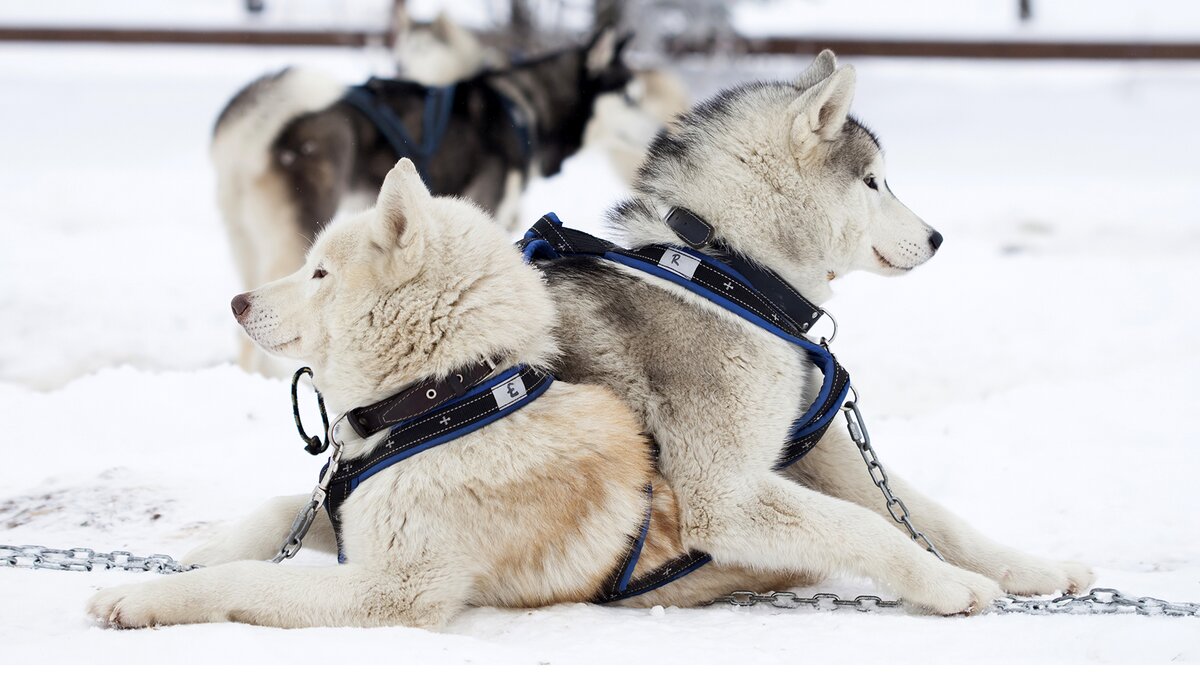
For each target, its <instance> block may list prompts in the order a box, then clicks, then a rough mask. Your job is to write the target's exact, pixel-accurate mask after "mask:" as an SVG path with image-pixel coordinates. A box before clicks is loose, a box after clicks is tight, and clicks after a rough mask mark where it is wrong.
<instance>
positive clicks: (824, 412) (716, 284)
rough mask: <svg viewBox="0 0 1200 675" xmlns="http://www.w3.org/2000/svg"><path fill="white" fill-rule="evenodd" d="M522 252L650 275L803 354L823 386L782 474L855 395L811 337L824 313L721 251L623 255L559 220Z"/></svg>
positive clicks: (799, 424)
mask: <svg viewBox="0 0 1200 675" xmlns="http://www.w3.org/2000/svg"><path fill="white" fill-rule="evenodd" d="M677 210H678V209H677ZM688 213H689V215H691V214H690V212H688ZM692 217H693V218H695V216H694V215H692ZM518 245H519V246H520V247H521V248H522V250H523V251H524V252H525V258H526V260H537V259H553V258H557V257H560V256H564V255H566V256H579V255H582V256H592V257H601V258H604V259H606V260H611V261H613V262H616V263H620V264H622V265H626V266H628V267H632V268H634V269H637V270H640V271H643V272H646V273H649V274H651V275H653V276H656V277H659V278H661V279H665V280H667V281H670V282H672V283H675V284H678V285H680V286H683V287H684V288H686V289H688V290H690V291H692V292H694V293H696V294H697V295H701V296H703V297H705V298H707V299H708V300H711V301H712V302H714V303H716V304H717V305H720V306H721V307H723V308H725V309H727V310H729V311H731V312H733V313H735V314H737V315H738V316H741V317H742V318H744V319H746V320H747V321H750V322H751V323H753V324H755V325H757V326H759V327H760V328H763V329H765V330H767V331H769V332H771V333H773V334H775V335H776V336H778V337H780V338H782V339H784V340H786V341H787V342H790V343H791V344H793V345H795V346H797V347H799V348H801V349H802V350H804V351H805V352H806V353H807V355H808V357H809V359H810V360H811V361H812V362H813V364H814V365H816V366H817V367H818V368H820V369H821V371H822V374H823V376H824V379H823V381H822V383H821V389H820V391H819V392H818V394H817V398H816V400H815V401H814V402H813V404H812V405H811V406H810V407H809V408H808V410H807V411H806V412H805V413H804V415H802V416H801V418H800V419H798V420H796V422H795V424H793V426H792V430H791V433H790V435H789V439H788V441H787V443H786V444H785V445H784V447H783V451H782V453H781V456H780V459H779V462H778V463H777V464H776V468H784V467H786V466H788V465H790V464H792V463H793V462H795V461H796V460H798V459H800V458H801V457H803V456H804V454H805V453H807V452H808V451H809V450H811V449H812V448H813V447H815V446H816V444H817V442H818V441H819V440H820V439H821V437H822V436H823V435H824V434H825V431H826V430H827V429H828V428H829V425H830V424H832V423H833V420H834V419H835V418H836V417H837V411H838V409H839V408H841V406H842V403H843V402H844V401H845V399H846V395H847V394H848V393H849V390H850V375H849V373H847V372H846V370H845V369H844V368H842V366H841V364H839V363H838V361H837V359H836V358H835V357H834V355H833V353H832V352H830V351H829V349H828V347H827V346H825V345H824V344H823V343H816V342H813V341H812V340H810V339H809V338H808V337H807V335H806V332H807V331H808V330H809V329H810V328H811V327H812V326H813V324H814V323H816V321H817V320H819V319H820V318H821V316H822V314H823V313H824V312H823V311H822V310H821V309H820V308H819V307H818V306H817V305H815V304H814V303H811V302H809V301H808V300H807V299H805V298H804V297H803V296H802V295H800V293H798V292H797V291H796V290H795V289H793V288H792V287H791V286H789V285H788V284H786V283H785V282H783V280H782V279H780V278H779V276H778V275H776V274H775V273H774V272H772V271H770V270H768V269H765V268H762V267H760V266H758V265H755V264H754V263H752V262H750V261H748V260H746V259H744V258H742V257H740V256H738V255H736V254H734V253H732V252H730V251H727V250H726V249H724V248H722V247H720V246H717V248H718V250H719V251H721V257H719V258H718V257H714V256H709V255H707V254H704V253H701V252H699V251H696V250H694V249H689V248H685V247H680V246H669V245H664V244H651V245H649V246H643V247H640V248H635V249H625V248H621V247H619V246H617V245H615V244H613V243H612V242H609V241H605V240H604V239H600V238H599V237H594V236H592V235H590V234H587V233H586V232H580V231H578V230H571V229H568V228H566V227H564V226H563V224H562V221H560V220H559V219H558V216H556V215H554V214H553V213H548V214H546V215H545V216H542V218H541V219H540V220H538V222H537V224H535V225H534V226H533V228H532V229H530V230H529V232H528V233H526V235H525V239H523V240H522V241H521V242H519V244H518ZM710 245H712V244H710ZM764 289H765V290H764Z"/></svg>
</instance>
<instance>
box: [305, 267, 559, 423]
mask: <svg viewBox="0 0 1200 675" xmlns="http://www.w3.org/2000/svg"><path fill="white" fill-rule="evenodd" d="M434 248H435V247H434V246H431V247H430V249H431V250H429V251H428V255H429V260H430V261H438V262H431V263H430V264H427V265H426V266H425V269H423V270H422V271H421V272H419V273H418V274H417V276H416V277H415V278H413V279H412V280H411V281H408V282H406V283H405V284H404V285H403V286H402V287H400V288H398V289H396V290H395V291H394V292H393V293H391V294H389V295H388V296H387V297H385V298H383V299H382V300H381V301H380V302H379V303H378V304H377V305H376V306H375V307H374V308H373V309H372V310H371V312H370V320H369V324H370V325H369V326H365V327H364V328H363V336H362V341H372V342H373V343H374V344H373V345H371V348H370V349H367V350H364V352H363V355H360V356H359V357H358V358H347V359H344V360H341V361H338V362H334V363H329V364H326V365H325V367H324V368H321V369H315V370H318V372H317V386H318V387H319V388H320V389H321V391H322V393H323V394H324V395H325V398H326V400H327V401H328V402H329V404H330V409H331V410H333V411H336V412H337V413H339V414H340V413H342V412H345V411H347V410H351V409H353V408H356V407H360V406H364V405H369V404H372V403H375V402H378V401H381V400H383V399H386V398H388V397H390V396H392V395H394V394H396V393H397V392H399V391H401V390H403V389H405V388H407V387H409V386H411V385H412V384H414V383H416V382H420V381H422V380H426V379H444V378H446V377H449V376H450V375H451V374H452V373H455V372H457V371H460V370H463V369H464V368H466V367H468V366H471V365H473V364H475V363H478V362H480V361H483V360H491V361H492V362H494V363H495V365H496V367H497V369H504V368H508V367H511V366H513V365H516V364H518V363H526V364H529V365H531V366H534V367H538V368H543V369H549V367H550V364H551V362H552V361H553V359H554V358H555V356H556V355H557V348H556V345H555V343H554V341H553V338H552V337H551V331H552V329H553V327H554V323H555V312H554V305H553V302H552V301H551V299H550V297H549V292H548V291H547V290H546V288H545V285H544V284H543V283H542V280H541V277H540V275H539V274H538V273H537V272H536V271H535V270H533V268H532V267H529V266H527V265H525V264H524V263H523V262H521V260H520V257H519V256H517V255H516V253H515V252H514V251H507V250H506V251H503V253H505V254H508V255H496V256H492V257H491V259H483V260H480V259H476V258H470V257H468V258H464V259H459V260H455V259H453V258H451V257H448V256H447V255H445V254H442V253H441V252H437V251H435V250H432V249H434ZM509 258H511V260H510V259H509ZM467 260H470V261H471V262H472V263H474V264H473V265H469V264H467ZM451 265H454V266H455V267H456V269H449V268H450V266H451Z"/></svg>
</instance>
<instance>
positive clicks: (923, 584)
mask: <svg viewBox="0 0 1200 675" xmlns="http://www.w3.org/2000/svg"><path fill="white" fill-rule="evenodd" d="M935 570H936V571H934V572H932V573H930V574H926V575H923V576H922V577H921V578H919V579H917V580H916V581H915V583H914V584H913V585H912V586H911V587H910V588H908V589H906V590H904V591H902V592H901V595H902V597H903V598H904V600H905V601H906V602H909V603H912V604H914V605H917V606H918V607H921V608H923V609H925V610H927V611H929V612H930V613H932V614H940V615H942V616H954V615H967V614H978V613H979V612H982V611H983V610H985V609H987V608H988V607H989V606H991V604H992V602H993V601H995V600H996V599H997V598H999V597H1001V596H1002V595H1004V590H1003V589H1001V588H1000V585H999V584H997V583H996V582H995V581H992V580H991V579H989V578H987V577H985V576H983V575H982V574H976V573H974V572H968V571H967V570H964V569H959V568H957V567H954V566H953V565H948V564H946V563H941V562H939V563H937V565H936V567H935Z"/></svg>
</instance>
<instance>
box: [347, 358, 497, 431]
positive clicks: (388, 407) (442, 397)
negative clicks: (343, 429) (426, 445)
mask: <svg viewBox="0 0 1200 675" xmlns="http://www.w3.org/2000/svg"><path fill="white" fill-rule="evenodd" d="M495 369H496V364H495V362H493V361H492V360H491V359H484V360H482V361H479V362H477V363H473V364H471V365H470V366H467V367H466V368H462V369H460V370H456V371H454V372H453V373H451V374H450V375H448V376H446V377H444V378H428V379H424V380H421V381H420V382H418V383H416V384H414V385H411V386H408V387H405V388H404V389H401V390H400V391H398V392H396V393H395V394H393V395H391V396H389V397H387V398H385V399H383V400H382V401H379V402H377V403H372V404H371V405H366V406H362V407H360V408H355V409H353V410H351V411H350V412H349V413H347V414H346V421H347V422H349V423H350V426H351V427H352V428H353V429H354V432H355V433H356V434H358V435H359V436H362V437H363V438H367V437H368V436H372V435H374V434H377V433H379V432H380V431H383V430H384V429H386V428H388V427H390V426H393V425H395V424H399V423H401V422H403V421H405V420H409V419H412V418H413V417H416V416H418V415H422V414H424V413H427V412H429V411H430V410H433V409H434V408H436V407H438V406H440V405H442V404H443V403H445V402H446V401H448V400H450V399H451V398H453V397H455V396H462V395H463V394H464V393H466V392H467V391H468V390H470V389H471V388H472V387H474V386H475V385H477V384H479V383H480V382H482V381H483V379H484V378H485V377H487V376H488V375H491V374H492V371H493V370H495Z"/></svg>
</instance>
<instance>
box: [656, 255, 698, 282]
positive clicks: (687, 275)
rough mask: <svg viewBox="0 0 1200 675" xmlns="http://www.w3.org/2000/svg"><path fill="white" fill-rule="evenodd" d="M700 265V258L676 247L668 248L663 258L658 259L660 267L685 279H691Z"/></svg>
mask: <svg viewBox="0 0 1200 675" xmlns="http://www.w3.org/2000/svg"><path fill="white" fill-rule="evenodd" d="M698 265H700V259H699V258H697V257H695V256H692V255H688V254H687V253H684V252H683V251H680V250H678V249H674V248H668V249H667V252H666V253H663V255H662V258H659V260H658V266H659V267H661V268H663V269H664V270H671V271H672V272H674V273H676V274H678V275H679V276H681V277H683V278H684V279H691V278H692V275H693V274H695V273H696V267H697V266H698Z"/></svg>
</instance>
